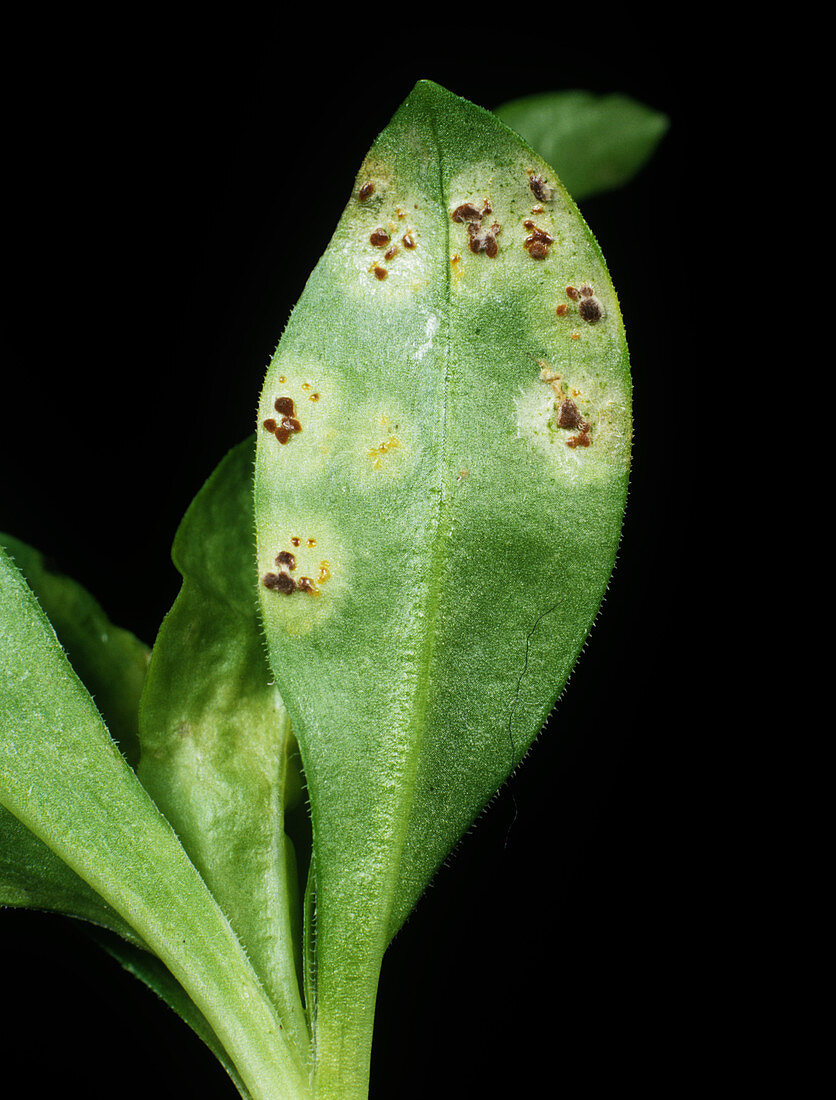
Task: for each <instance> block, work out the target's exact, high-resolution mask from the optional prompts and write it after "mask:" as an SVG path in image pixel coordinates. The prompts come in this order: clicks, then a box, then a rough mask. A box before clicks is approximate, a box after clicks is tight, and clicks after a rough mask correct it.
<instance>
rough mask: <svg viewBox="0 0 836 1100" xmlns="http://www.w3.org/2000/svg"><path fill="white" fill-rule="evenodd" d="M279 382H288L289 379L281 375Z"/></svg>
mask: <svg viewBox="0 0 836 1100" xmlns="http://www.w3.org/2000/svg"><path fill="white" fill-rule="evenodd" d="M279 381H280V382H286V381H287V379H286V378H285V376H284V375H281V377H280V378H279Z"/></svg>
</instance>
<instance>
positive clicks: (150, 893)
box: [0, 551, 307, 1100]
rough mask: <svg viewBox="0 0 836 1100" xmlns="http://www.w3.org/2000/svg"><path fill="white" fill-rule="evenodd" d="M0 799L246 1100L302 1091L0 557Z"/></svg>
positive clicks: (240, 960)
mask: <svg viewBox="0 0 836 1100" xmlns="http://www.w3.org/2000/svg"><path fill="white" fill-rule="evenodd" d="M0 804H2V805H3V806H5V808H6V809H7V810H9V811H10V812H11V813H12V814H13V815H14V816H15V817H16V818H18V820H19V821H20V822H21V823H22V824H23V825H24V826H26V828H28V829H29V830H30V831H31V832H32V833H34V834H35V835H36V836H37V837H39V838H40V839H41V840H42V841H43V842H44V843H45V844H47V846H48V847H49V848H51V849H52V851H54V852H55V854H56V855H57V856H58V857H59V858H60V859H61V860H62V861H63V862H64V863H66V864H67V866H68V867H70V868H71V869H72V870H74V871H75V872H76V873H77V874H78V875H79V876H80V877H81V878H82V879H84V881H85V882H86V883H87V884H88V885H89V886H90V887H92V888H93V889H94V890H95V891H96V892H97V893H98V894H99V895H100V896H101V897H102V898H103V899H104V901H105V902H107V903H108V904H109V905H110V906H111V907H112V908H113V909H115V910H116V912H117V913H119V915H120V916H121V917H122V918H123V919H124V920H125V921H127V922H128V923H129V924H130V925H131V926H132V927H133V928H134V930H135V931H136V933H137V935H138V936H139V937H140V938H141V939H142V940H143V941H144V942H145V943H147V944H148V946H149V947H150V948H151V949H152V950H153V951H154V952H155V953H156V954H157V955H158V956H159V958H160V959H161V961H162V962H163V963H164V964H165V966H166V967H167V968H168V970H169V971H170V972H171V974H172V975H173V977H174V978H175V979H176V980H177V981H179V982H180V984H181V985H182V986H183V988H184V989H185V991H186V993H187V994H188V995H189V996H190V998H191V999H192V1000H193V1002H194V1004H195V1006H196V1007H197V1009H198V1010H199V1011H200V1012H201V1013H202V1014H203V1015H204V1016H205V1017H206V1019H207V1021H208V1022H209V1025H210V1026H211V1027H212V1029H213V1030H214V1032H215V1034H216V1035H217V1036H218V1038H219V1040H220V1041H221V1042H222V1043H223V1045H224V1047H225V1049H226V1050H227V1052H228V1054H229V1056H230V1057H231V1058H232V1060H233V1061H234V1062H235V1065H236V1067H237V1069H238V1071H239V1073H240V1074H241V1077H242V1079H243V1080H244V1082H245V1084H246V1087H247V1088H248V1089H249V1091H250V1092H251V1093H252V1095H253V1097H254V1098H256V1100H258V1098H262V1097H264V1098H266V1097H271V1098H272V1100H276V1098H277V1097H295V1096H304V1095H305V1094H306V1092H307V1089H306V1085H305V1069H304V1067H303V1066H301V1065H300V1064H299V1063H298V1061H297V1060H296V1059H295V1057H294V1055H293V1053H292V1051H291V1048H290V1047H289V1046H288V1045H287V1044H286V1042H285V1040H284V1038H283V1036H282V1030H281V1023H280V1021H279V1020H278V1019H277V1017H276V1015H275V1012H274V1010H273V1008H272V1005H271V1004H270V1002H269V1000H268V998H267V997H266V995H265V994H264V992H263V990H262V988H261V985H260V983H259V982H258V979H257V978H256V975H255V974H254V972H253V970H252V968H251V967H250V966H249V964H248V963H247V960H246V957H245V955H244V953H243V950H242V949H241V946H240V944H239V942H238V941H237V939H236V938H235V935H234V933H233V932H232V929H231V928H230V926H229V924H228V922H227V921H226V919H225V918H224V916H223V914H222V913H221V911H220V909H219V908H218V906H217V903H216V902H215V901H214V899H213V898H212V896H211V894H210V893H209V891H208V890H207V889H206V886H205V884H204V882H203V881H202V879H201V878H200V876H199V875H198V873H197V872H196V870H195V869H194V867H193V866H192V864H191V863H190V862H189V859H188V857H187V855H186V853H185V852H184V850H183V848H182V846H181V845H180V844H179V843H178V841H177V838H176V837H175V835H174V833H173V832H172V830H171V827H170V825H169V824H168V822H167V821H166V820H165V819H164V818H163V817H162V815H161V814H160V812H159V810H158V809H157V807H156V806H155V805H154V804H153V802H152V801H151V799H150V797H149V796H148V794H147V792H146V791H145V789H144V788H143V787H142V785H141V784H140V783H139V781H138V779H137V778H136V776H135V774H134V773H133V771H132V770H131V769H130V767H129V766H128V764H127V763H126V762H125V760H124V758H123V757H122V755H121V753H120V752H119V750H118V748H117V747H116V745H115V743H114V742H113V740H112V739H111V738H110V735H109V734H108V731H107V728H106V727H105V725H104V723H103V722H102V719H101V716H100V715H99V713H98V711H97V710H96V707H95V704H94V703H93V700H92V699H91V697H90V695H89V694H88V692H87V691H86V690H85V688H84V686H83V685H82V684H81V682H80V680H79V679H78V677H77V676H76V674H75V673H74V672H73V669H72V668H71V666H70V664H69V662H68V661H67V658H66V656H65V654H64V652H63V650H62V649H61V647H60V645H59V643H58V640H57V638H56V636H55V633H54V631H53V629H52V627H51V626H50V624H49V621H48V620H47V619H46V617H45V615H44V613H43V611H42V610H41V608H40V606H39V604H38V603H37V601H36V599H35V597H34V596H33V594H32V592H31V590H30V589H29V587H28V585H27V584H26V582H25V580H24V578H23V577H22V575H21V574H20V572H19V571H18V570H17V569H16V568H15V566H14V565H13V563H12V562H11V560H10V558H9V557H8V555H7V554H6V553H5V552H4V551H0Z"/></svg>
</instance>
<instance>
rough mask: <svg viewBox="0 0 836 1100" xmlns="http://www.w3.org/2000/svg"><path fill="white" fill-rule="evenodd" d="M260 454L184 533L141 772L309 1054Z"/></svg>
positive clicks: (297, 788)
mask: <svg viewBox="0 0 836 1100" xmlns="http://www.w3.org/2000/svg"><path fill="white" fill-rule="evenodd" d="M254 453H255V445H254V440H253V439H249V440H248V441H246V442H245V443H243V444H241V445H240V446H239V447H237V448H235V449H234V450H233V451H231V452H230V454H229V455H228V456H227V457H226V458H225V459H224V460H223V461H222V462H221V463H220V465H219V466H218V468H217V469H216V470H215V472H214V473H213V474H212V476H211V477H210V478H209V480H208V481H207V483H206V485H205V486H204V487H203V488H202V489H201V491H200V492H199V493H198V495H197V496H196V498H195V500H194V501H193V503H192V504H191V506H190V508H189V510H188V512H187V513H186V515H185V517H184V519H183V521H182V523H181V525H180V527H179V529H178V531H177V535H176V537H175V540H174V547H173V552H172V556H173V559H174V563H175V565H176V566H177V568H178V569H179V571H180V572H181V574H182V575H183V585H182V588H181V591H180V593H179V595H178V597H177V599H176V601H175V603H174V605H173V607H172V609H171V611H170V612H169V613H168V615H167V616H166V618H165V620H164V622H163V625H162V627H161V629H160V632H159V635H158V637H157V640H156V642H155V644H154V649H153V654H152V658H151V664H150V667H149V671H148V677H147V682H146V687H145V691H144V693H143V697H142V703H141V707H140V730H141V758H140V763H139V768H138V774H139V777H140V780H141V781H142V783H143V785H144V786H145V787H146V789H147V790H148V791H149V792H150V794H151V796H152V797H153V799H154V801H155V802H156V803H157V805H158V806H159V807H160V808H161V809H162V811H163V813H164V814H165V815H166V817H167V818H168V820H169V821H170V822H171V823H172V825H173V827H174V829H175V831H176V832H177V834H178V836H179V838H180V841H181V843H182V844H183V846H184V847H185V849H186V851H187V852H188V853H189V856H190V857H191V859H192V861H193V863H194V864H195V866H196V867H197V868H198V870H199V871H200V873H201V875H202V877H203V878H204V880H205V881H206V882H207V884H208V885H209V888H210V889H211V891H212V893H213V895H214V896H215V898H216V899H217V901H218V903H219V905H220V906H221V908H222V909H223V911H224V913H225V914H226V916H227V918H228V920H229V921H230V924H231V925H232V927H233V928H234V929H235V931H236V933H237V935H238V937H239V939H240V940H241V942H242V944H243V946H244V948H245V950H246V951H247V955H248V957H249V959H250V962H251V964H252V966H253V968H254V969H255V971H256V973H257V974H259V976H260V977H261V980H262V982H263V983H264V986H265V989H266V990H267V991H268V993H269V995H270V996H271V998H272V1000H273V1002H274V1003H275V1004H276V1006H277V1008H278V1009H279V1012H280V1014H281V1016H282V1018H283V1020H284V1022H285V1023H284V1026H285V1030H286V1032H288V1033H289V1034H290V1035H291V1036H292V1038H293V1039H294V1041H295V1042H296V1044H297V1046H298V1048H299V1050H300V1051H303V1050H306V1049H307V1046H308V1042H309V1040H308V1031H307V1024H306V1021H305V1016H304V1011H303V1008H302V1003H301V998H300V993H299V980H300V969H301V960H300V957H299V956H300V944H301V934H300V932H299V915H300V913H301V902H300V899H299V889H298V879H297V872H296V864H295V856H294V851H293V846H292V844H291V843H290V841H289V839H288V837H287V835H286V833H285V826H284V815H285V811H286V809H287V808H288V807H290V808H292V807H293V806H294V805H298V804H299V802H300V800H301V779H300V774H299V768H298V765H297V764H296V763H295V762H294V760H293V756H294V754H295V751H296V742H295V739H294V738H293V735H292V732H291V728H290V719H289V717H288V714H287V711H286V709H285V707H284V705H283V703H282V699H281V696H280V694H279V692H278V690H277V688H276V687H275V684H274V682H273V680H274V678H273V676H272V673H271V672H270V668H269V666H268V664H267V660H266V656H265V652H264V642H263V638H262V633H261V626H260V623H259V620H258V611H257V604H256V593H255V586H256V573H255V548H254V523H253V507H252V474H253V460H254Z"/></svg>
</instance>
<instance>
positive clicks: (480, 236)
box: [450, 199, 502, 258]
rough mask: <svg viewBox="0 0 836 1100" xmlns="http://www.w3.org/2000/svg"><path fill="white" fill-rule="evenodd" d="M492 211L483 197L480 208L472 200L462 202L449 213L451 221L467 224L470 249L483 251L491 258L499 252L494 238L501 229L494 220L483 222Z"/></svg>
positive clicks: (477, 251)
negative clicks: (488, 223)
mask: <svg viewBox="0 0 836 1100" xmlns="http://www.w3.org/2000/svg"><path fill="white" fill-rule="evenodd" d="M492 213H493V210H492V209H491V204H490V203H489V202H488V200H487V199H483V201H482V209H481V210H480V209H479V208H478V207H477V206H474V204H473V203H472V202H463V203H460V205H459V206H457V207H456V209H455V210H453V211H452V212H451V214H450V218H451V220H452V221H454V222H458V223H459V224H460V225H466V226H467V235H468V242H467V244H468V248H469V249H470V251H471V252H476V253H479V252H484V253H485V255H486V256H489V257H491V258H493V257H494V256H496V255H497V253H498V252H499V245H498V244H497V240H496V238H497V236H498V234H499V233H500V232H501V231H502V226H501V225H500V224H499V222H498V221H496V220H494V221H493V222H491V224H490V225H486V224H485V218H487V217H488V215H489V214H492Z"/></svg>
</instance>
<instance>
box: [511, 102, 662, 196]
mask: <svg viewBox="0 0 836 1100" xmlns="http://www.w3.org/2000/svg"><path fill="white" fill-rule="evenodd" d="M494 113H495V114H496V116H497V118H499V119H501V120H502V121H503V122H504V123H505V124H506V126H510V127H511V129H512V130H515V131H516V132H517V133H518V134H519V135H520V137H522V138H523V139H524V140H525V141H527V142H528V144H529V145H530V146H531V147H532V149H535V150H536V151H537V152H538V153H539V154H540V156H541V157H543V159H544V160H546V161H548V162H549V164H551V165H552V166H553V167H554V168H555V170H556V172H557V174H558V175H559V176H560V179H561V181H562V182H563V186H564V187H565V188H566V190H567V191H568V192H569V194H570V195H571V196H572V197H573V198H574V199H575V201H580V200H581V199H588V198H591V197H592V196H593V195H597V194H600V193H601V192H603V191H611V190H613V189H614V188H616V187H621V186H622V185H623V184H625V183H627V182H628V181H629V180H630V179H632V177H633V176H634V175H635V174H636V173H637V172H638V171H639V170H640V169H641V168H642V166H643V165H644V164H645V163H646V162H647V161H648V160H649V159H650V157H651V156H652V155H653V152H654V150H655V149H656V147H657V145H658V144H659V142H660V141H661V140H662V138H663V137H664V135H665V133H666V131H667V129H668V126H669V120H668V118H667V116H666V115H664V114H663V113H662V112H661V111H655V110H653V109H652V108H650V107H647V106H645V105H644V104H643V103H639V102H637V101H636V100H635V99H632V98H631V97H630V96H626V95H595V94H593V93H592V92H585V91H561V92H544V93H541V94H539V95H530V96H522V97H521V98H519V99H514V100H511V101H509V102H508V103H503V104H501V105H500V106H499V107H496V108H495V109H494Z"/></svg>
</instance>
